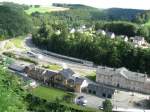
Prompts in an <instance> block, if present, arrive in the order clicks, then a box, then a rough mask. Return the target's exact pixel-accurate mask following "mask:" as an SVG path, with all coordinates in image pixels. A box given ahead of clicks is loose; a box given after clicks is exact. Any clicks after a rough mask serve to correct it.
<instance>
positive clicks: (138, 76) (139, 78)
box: [97, 66, 147, 82]
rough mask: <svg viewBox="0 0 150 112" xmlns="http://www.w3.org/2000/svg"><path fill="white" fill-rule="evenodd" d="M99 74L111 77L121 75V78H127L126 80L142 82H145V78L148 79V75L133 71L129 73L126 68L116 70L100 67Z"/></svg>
mask: <svg viewBox="0 0 150 112" xmlns="http://www.w3.org/2000/svg"><path fill="white" fill-rule="evenodd" d="M97 72H98V73H99V74H103V75H110V76H111V75H121V76H123V77H125V78H126V79H129V80H135V81H142V82H143V81H144V79H145V77H147V75H146V74H142V73H137V72H132V71H129V70H128V69H126V68H125V67H121V68H118V69H116V68H109V67H102V66H99V67H98V69H97Z"/></svg>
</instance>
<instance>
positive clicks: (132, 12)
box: [53, 3, 144, 21]
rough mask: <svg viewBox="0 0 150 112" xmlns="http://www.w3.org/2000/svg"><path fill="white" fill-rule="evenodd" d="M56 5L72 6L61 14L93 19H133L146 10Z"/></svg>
mask: <svg viewBox="0 0 150 112" xmlns="http://www.w3.org/2000/svg"><path fill="white" fill-rule="evenodd" d="M53 5H54V6H58V7H60V6H61V7H67V8H70V10H69V11H65V12H59V14H60V15H62V14H63V15H66V16H68V17H69V15H71V14H72V15H76V16H77V17H85V15H87V13H88V15H87V17H85V19H92V20H107V21H113V20H123V21H125V20H126V21H133V20H135V17H136V16H137V15H138V14H141V13H143V12H144V10H137V9H121V8H110V9H97V8H93V7H90V6H84V5H80V4H73V5H72V4H59V3H54V4H53Z"/></svg>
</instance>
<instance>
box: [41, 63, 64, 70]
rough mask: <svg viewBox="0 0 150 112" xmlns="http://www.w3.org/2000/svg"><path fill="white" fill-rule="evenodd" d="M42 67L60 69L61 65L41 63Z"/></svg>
mask: <svg viewBox="0 0 150 112" xmlns="http://www.w3.org/2000/svg"><path fill="white" fill-rule="evenodd" d="M43 67H44V68H46V69H50V70H61V69H62V67H61V66H60V65H57V64H50V65H43Z"/></svg>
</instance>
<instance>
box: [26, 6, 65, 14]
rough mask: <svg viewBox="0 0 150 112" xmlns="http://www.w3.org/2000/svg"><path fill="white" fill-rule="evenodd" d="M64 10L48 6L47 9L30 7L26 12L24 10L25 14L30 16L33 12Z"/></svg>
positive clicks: (63, 9)
mask: <svg viewBox="0 0 150 112" xmlns="http://www.w3.org/2000/svg"><path fill="white" fill-rule="evenodd" d="M65 10H68V8H63V7H54V6H49V7H30V8H29V9H28V10H25V12H26V13H27V14H29V15H30V14H32V13H34V12H39V13H46V12H52V11H65Z"/></svg>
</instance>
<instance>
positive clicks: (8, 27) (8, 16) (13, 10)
mask: <svg viewBox="0 0 150 112" xmlns="http://www.w3.org/2000/svg"><path fill="white" fill-rule="evenodd" d="M31 25H32V22H31V19H30V18H29V17H28V16H27V15H26V14H25V13H24V8H23V7H21V6H20V5H16V4H12V3H2V5H0V36H5V37H15V36H18V35H24V34H26V33H29V32H30V31H31V28H32V26H31Z"/></svg>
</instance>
